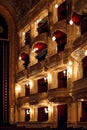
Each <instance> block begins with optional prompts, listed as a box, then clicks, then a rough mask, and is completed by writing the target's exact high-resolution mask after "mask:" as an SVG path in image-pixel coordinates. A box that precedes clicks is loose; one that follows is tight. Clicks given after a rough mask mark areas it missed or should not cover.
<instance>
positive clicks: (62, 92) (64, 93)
mask: <svg viewBox="0 0 87 130" xmlns="http://www.w3.org/2000/svg"><path fill="white" fill-rule="evenodd" d="M48 99H49V100H50V101H52V102H67V101H69V100H71V97H70V96H69V93H68V89H67V88H55V89H51V90H49V91H48Z"/></svg>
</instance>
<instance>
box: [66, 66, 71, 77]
mask: <svg viewBox="0 0 87 130" xmlns="http://www.w3.org/2000/svg"><path fill="white" fill-rule="evenodd" d="M67 75H68V77H71V75H72V67H71V66H67Z"/></svg>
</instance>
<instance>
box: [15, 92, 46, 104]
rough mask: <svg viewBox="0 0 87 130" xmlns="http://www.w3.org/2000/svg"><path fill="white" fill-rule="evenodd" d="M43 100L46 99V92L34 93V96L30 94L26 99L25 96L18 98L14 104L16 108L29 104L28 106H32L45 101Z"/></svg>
mask: <svg viewBox="0 0 87 130" xmlns="http://www.w3.org/2000/svg"><path fill="white" fill-rule="evenodd" d="M45 99H47V93H46V92H42V93H35V94H30V95H29V96H28V97H26V96H23V97H19V98H18V99H17V102H16V104H17V105H18V106H21V105H22V104H24V103H27V102H29V104H31V105H33V104H37V103H38V102H39V101H41V100H45Z"/></svg>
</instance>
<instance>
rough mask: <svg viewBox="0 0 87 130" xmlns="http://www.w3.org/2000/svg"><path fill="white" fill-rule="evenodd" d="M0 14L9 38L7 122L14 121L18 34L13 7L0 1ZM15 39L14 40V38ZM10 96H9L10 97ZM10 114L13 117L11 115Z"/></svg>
mask: <svg viewBox="0 0 87 130" xmlns="http://www.w3.org/2000/svg"><path fill="white" fill-rule="evenodd" d="M0 14H1V15H2V16H3V17H4V19H5V20H6V23H7V25H8V40H9V59H10V60H9V65H10V66H9V90H10V91H9V95H10V96H9V123H14V122H15V115H14V110H15V109H14V98H15V96H14V95H15V94H14V90H15V89H14V84H15V83H14V81H15V80H14V78H15V77H14V75H15V69H16V64H17V63H16V61H17V60H15V59H16V58H17V57H16V56H15V54H17V52H15V51H16V50H17V47H16V44H17V42H18V36H17V34H16V25H15V11H14V9H13V8H12V7H11V6H10V5H9V4H8V3H7V2H6V1H5V0H3V1H0ZM15 39H16V40H15ZM10 97H11V98H10ZM11 115H12V116H13V117H11Z"/></svg>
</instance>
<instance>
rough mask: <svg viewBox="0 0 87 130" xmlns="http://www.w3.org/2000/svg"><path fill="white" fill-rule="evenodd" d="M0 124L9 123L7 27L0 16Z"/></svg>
mask: <svg viewBox="0 0 87 130" xmlns="http://www.w3.org/2000/svg"><path fill="white" fill-rule="evenodd" d="M0 102H1V105H0V120H1V121H0V124H3V123H6V124H7V123H8V122H9V40H8V25H7V23H6V21H5V19H4V18H3V16H2V15H1V14H0Z"/></svg>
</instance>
